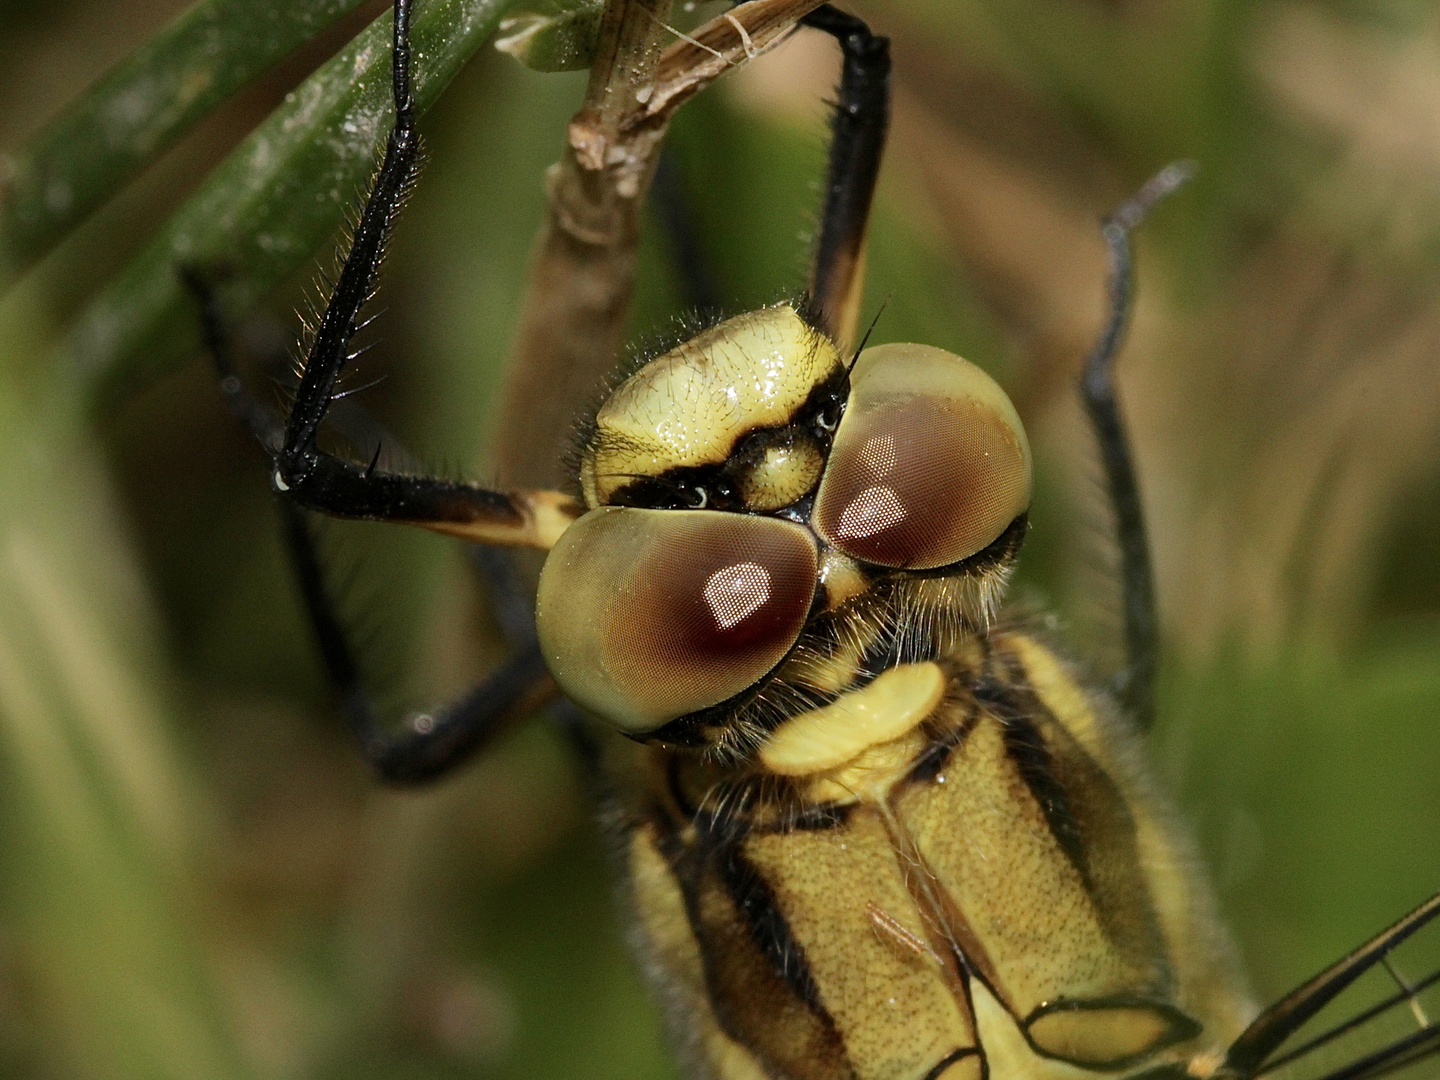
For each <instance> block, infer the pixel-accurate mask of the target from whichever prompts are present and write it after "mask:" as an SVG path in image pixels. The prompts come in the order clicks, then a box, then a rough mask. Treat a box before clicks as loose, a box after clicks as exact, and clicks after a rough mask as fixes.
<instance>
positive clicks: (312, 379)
mask: <svg viewBox="0 0 1440 1080" xmlns="http://www.w3.org/2000/svg"><path fill="white" fill-rule="evenodd" d="M411 6H412V3H411V0H395V9H394V10H395V34H394V45H393V49H394V52H393V59H392V78H393V91H394V99H395V125H394V127H393V128H392V129H391V131H390V136H389V138H388V139H387V141H386V144H385V153H384V157H383V158H382V159H381V162H380V167H379V169H378V170H377V172H376V174H375V180H374V182H373V183H372V185H371V187H370V193H369V195H368V196H367V198H366V200H365V206H364V209H363V210H362V211H361V214H360V219H359V222H358V223H357V224H356V226H355V230H354V237H353V239H352V242H351V245H350V250H349V252H348V253H347V254H346V257H345V264H344V266H343V267H342V268H341V271H340V276H339V278H338V279H337V281H336V282H335V287H334V291H333V292H332V293H331V295H330V301H329V303H328V304H327V305H326V307H325V311H324V314H323V315H322V316H321V317H320V323H319V326H318V327H317V328H316V331H315V336H314V340H313V341H312V342H311V344H310V348H309V352H308V353H307V355H306V357H305V362H304V369H303V372H302V374H301V377H300V385H299V387H298V388H297V389H296V392H295V401H294V404H293V406H292V408H291V410H290V415H289V417H288V418H287V419H286V421H285V425H284V438H283V441H282V442H281V444H280V446H279V447H278V450H274V454H275V457H274V469H273V471H272V473H271V483H272V485H273V486H274V488H275V490H276V491H277V492H279V493H280V494H282V495H284V496H285V497H286V498H288V499H290V500H291V501H293V502H295V503H298V504H299V505H301V506H304V507H306V508H307V509H310V510H316V511H319V512H321V513H326V514H332V515H334V516H337V517H351V518H367V519H370V520H384V521H401V522H407V523H409V524H413V525H419V526H422V527H424V528H428V529H433V530H435V531H437V532H443V533H448V534H450V535H454V536H460V537H462V538H464V539H467V540H472V541H476V542H481V543H494V544H506V545H529V546H535V547H549V546H550V544H552V543H553V542H554V540H555V538H556V537H558V536H559V534H560V532H562V531H563V530H564V528H565V526H566V525H568V524H569V522H570V521H571V520H573V519H574V517H575V516H577V514H578V511H577V510H576V508H575V506H574V502H573V500H571V499H570V498H569V497H568V496H564V495H561V494H559V493H557V492H499V491H490V490H487V489H485V488H481V487H478V486H476V485H473V484H466V483H462V482H458V481H452V480H441V479H434V478H429V477H422V476H411V475H402V474H399V473H394V472H390V471H388V470H384V469H378V468H376V465H377V464H378V460H379V455H378V453H377V454H376V456H375V457H373V458H372V459H371V460H370V462H369V463H368V464H365V463H360V462H354V461H346V460H344V459H342V458H339V457H336V456H334V455H333V454H330V453H327V452H326V451H324V450H321V449H320V448H319V447H318V446H317V445H316V436H317V434H318V433H319V430H320V426H321V423H322V421H324V419H325V417H326V413H327V412H328V411H329V409H330V406H331V404H332V403H333V402H334V401H335V400H336V398H337V397H338V395H337V394H336V386H337V384H338V382H339V379H340V375H341V373H342V372H343V371H344V368H345V365H346V364H347V363H348V362H349V361H350V360H351V359H353V358H354V356H355V355H356V354H354V353H352V352H351V351H350V345H351V341H352V339H353V338H354V336H355V333H356V331H357V330H358V329H360V328H361V325H362V324H361V322H360V314H361V311H362V309H363V308H364V307H365V305H366V304H367V303H368V302H369V301H370V299H371V298H372V296H373V295H374V291H375V286H376V282H377V279H378V276H379V272H380V265H381V263H382V262H383V260H384V257H385V248H386V244H387V242H388V241H389V238H390V233H391V231H392V229H393V228H394V224H395V219H396V216H397V215H398V213H399V211H400V208H401V206H402V205H403V204H404V202H405V199H406V196H407V195H408V194H409V192H410V189H411V188H412V187H413V185H414V183H415V179H416V177H417V176H418V174H419V170H420V135H419V132H418V131H417V130H416V127H415V105H414V97H413V95H412V92H411V85H410V61H411V56H410V41H409V22H410V9H411ZM267 434H268V433H267ZM267 445H269V442H268V440H267ZM272 449H273V447H272Z"/></svg>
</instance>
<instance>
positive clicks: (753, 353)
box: [580, 304, 840, 506]
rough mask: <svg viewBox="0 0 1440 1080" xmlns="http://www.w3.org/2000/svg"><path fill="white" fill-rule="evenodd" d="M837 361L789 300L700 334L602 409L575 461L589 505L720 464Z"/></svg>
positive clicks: (795, 403) (780, 417) (800, 399)
mask: <svg viewBox="0 0 1440 1080" xmlns="http://www.w3.org/2000/svg"><path fill="white" fill-rule="evenodd" d="M839 365H840V355H839V353H837V352H836V351H835V346H834V345H833V344H832V343H831V342H830V340H829V339H828V338H826V337H824V336H823V335H822V334H819V333H817V332H816V331H815V330H813V329H811V328H810V327H809V326H808V325H806V323H805V321H804V320H803V319H801V318H800V316H799V315H798V314H797V313H796V311H795V309H794V308H793V307H790V306H789V305H788V304H782V305H780V306H778V307H771V308H762V309H761V310H760V311H752V312H750V313H748V314H745V315H739V316H736V317H735V318H733V319H727V320H725V321H724V322H722V323H720V324H719V325H717V326H713V327H711V328H710V329H709V330H706V331H705V332H703V333H701V334H698V335H696V336H695V337H693V338H691V339H690V340H689V341H687V342H685V343H684V344H683V345H680V346H679V347H677V348H675V349H672V350H671V351H670V352H668V353H665V354H664V355H663V356H660V357H657V358H656V359H654V360H652V361H650V363H648V364H646V365H645V366H644V367H643V368H641V369H640V370H639V371H637V372H636V373H635V374H634V375H632V376H630V378H628V379H626V380H625V381H624V382H623V383H621V384H620V385H619V387H617V388H616V390H615V392H614V393H613V394H611V395H610V397H609V399H608V400H607V401H606V402H605V404H604V405H602V406H601V407H600V411H599V413H598V414H596V417H595V434H594V436H593V437H592V438H591V441H590V443H589V445H588V446H586V448H585V451H584V457H583V459H582V461H581V466H580V482H581V485H582V486H583V487H584V490H585V499H586V502H587V503H588V504H589V505H590V506H598V505H600V504H602V503H603V502H605V500H606V499H607V498H609V496H610V495H611V494H612V493H613V492H614V491H615V490H616V489H617V488H619V487H621V486H623V485H624V484H625V483H626V482H628V481H629V480H630V479H632V478H633V477H635V476H657V475H659V474H660V473H663V472H665V471H666V470H667V469H671V468H674V467H676V466H684V465H705V464H718V463H719V462H722V461H724V460H725V458H726V457H728V456H729V454H730V451H731V449H733V447H734V445H735V442H736V440H737V439H739V438H740V437H741V436H742V435H744V434H746V433H747V432H748V431H750V430H752V429H754V428H757V427H774V426H779V425H781V424H784V423H785V422H786V421H788V420H789V419H790V418H791V416H792V415H793V414H794V413H795V410H796V409H798V408H799V407H800V406H801V405H802V404H804V402H805V400H806V398H808V397H809V396H810V392H811V391H812V390H813V389H814V388H815V387H816V386H817V385H819V384H820V383H822V382H824V381H825V379H826V378H827V377H828V376H829V375H831V373H832V372H834V371H835V369H836V368H837V367H838V366H839Z"/></svg>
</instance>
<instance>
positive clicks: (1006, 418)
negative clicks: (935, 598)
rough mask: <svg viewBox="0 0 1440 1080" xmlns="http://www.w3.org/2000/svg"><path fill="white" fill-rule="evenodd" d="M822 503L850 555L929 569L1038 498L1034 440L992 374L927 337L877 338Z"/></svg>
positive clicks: (861, 366)
mask: <svg viewBox="0 0 1440 1080" xmlns="http://www.w3.org/2000/svg"><path fill="white" fill-rule="evenodd" d="M850 387H851V389H850V398H849V401H848V403H847V404H846V408H845V417H844V419H843V420H841V422H840V428H839V430H838V431H837V432H836V433H835V442H834V445H833V446H832V447H831V450H830V460H829V463H828V464H827V465H826V468H825V476H824V478H823V479H822V480H821V481H820V490H819V492H818V493H817V495H816V499H815V510H814V513H813V515H812V521H813V523H814V526H815V529H816V531H817V532H818V533H819V534H820V535H821V536H823V537H824V538H825V539H826V540H827V541H829V542H830V543H831V544H832V545H834V546H835V547H836V548H838V549H839V550H840V551H842V552H844V553H845V554H846V555H849V556H850V557H852V558H854V559H858V560H860V561H862V562H867V563H872V564H874V565H877V566H889V567H895V568H905V569H911V570H931V569H934V568H935V567H938V566H948V565H949V564H951V563H955V562H959V561H960V560H961V559H966V558H969V557H970V556H971V555H974V554H975V553H976V552H978V551H981V550H983V549H984V548H985V547H986V546H987V545H989V544H990V543H991V542H992V541H993V540H995V539H996V538H997V537H998V536H999V535H1000V534H1001V533H1002V532H1004V531H1005V528H1006V526H1008V525H1009V524H1010V523H1011V522H1012V521H1014V520H1015V519H1016V518H1017V517H1018V516H1019V515H1020V514H1022V513H1024V512H1025V510H1026V509H1027V508H1028V507H1029V505H1030V482H1031V481H1030V444H1029V443H1028V441H1027V440H1026V438H1025V430H1024V428H1022V427H1021V425H1020V418H1019V417H1018V416H1017V415H1016V414H1015V407H1014V406H1013V405H1011V404H1010V399H1009V398H1007V397H1006V396H1005V392H1004V391H1003V390H1001V389H1000V387H999V386H998V385H997V384H996V383H995V381H994V380H993V379H991V378H990V376H988V375H986V374H985V373H984V372H983V371H981V370H980V369H979V368H977V367H976V366H975V365H974V364H971V363H970V362H968V361H966V360H962V359H960V357H958V356H955V355H954V354H952V353H947V352H945V351H944V350H942V349H936V348H932V347H931V346H928V345H880V346H877V347H875V348H873V349H867V350H866V351H865V352H864V353H863V354H862V355H861V356H860V359H859V361H858V362H857V363H856V365H855V370H854V372H853V373H852V375H851V381H850Z"/></svg>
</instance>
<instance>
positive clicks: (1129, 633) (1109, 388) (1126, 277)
mask: <svg viewBox="0 0 1440 1080" xmlns="http://www.w3.org/2000/svg"><path fill="white" fill-rule="evenodd" d="M1191 172H1192V167H1191V165H1190V164H1189V163H1188V162H1180V163H1177V164H1174V165H1167V166H1166V167H1165V168H1164V169H1162V170H1160V172H1158V173H1156V174H1155V176H1153V177H1151V178H1150V180H1149V181H1147V182H1146V184H1145V186H1144V187H1142V188H1141V189H1140V190H1139V191H1137V192H1136V193H1135V194H1134V195H1133V196H1131V198H1129V199H1128V200H1126V202H1125V203H1124V204H1123V205H1122V206H1120V208H1119V209H1118V210H1116V211H1115V212H1114V213H1113V214H1111V215H1110V216H1109V217H1108V218H1106V219H1105V223H1104V225H1103V232H1104V236H1105V246H1106V250H1107V252H1108V254H1109V257H1110V284H1109V306H1110V311H1109V315H1108V317H1107V318H1106V322H1105V328H1104V330H1102V331H1101V334H1100V339H1099V340H1098V341H1097V342H1096V343H1095V347H1094V349H1093V350H1091V353H1090V356H1089V358H1088V359H1087V360H1086V362H1085V371H1084V373H1083V375H1082V376H1081V379H1080V393H1081V396H1082V397H1083V398H1084V401H1085V409H1086V411H1087V412H1088V413H1089V414H1090V423H1091V424H1092V425H1093V426H1094V428H1095V437H1096V439H1097V441H1098V442H1099V444H1100V458H1101V461H1102V463H1103V464H1104V468H1105V479H1106V486H1107V489H1108V491H1109V494H1110V504H1111V506H1112V507H1113V509H1114V513H1115V534H1116V539H1117V541H1118V543H1119V545H1120V578H1121V589H1122V592H1123V598H1124V605H1125V648H1126V666H1125V669H1124V670H1123V671H1122V672H1121V673H1120V675H1119V677H1118V678H1117V680H1116V693H1117V695H1118V696H1119V698H1120V703H1121V705H1123V706H1124V707H1125V709H1126V711H1127V712H1128V713H1129V714H1130V717H1131V719H1133V720H1134V721H1135V723H1136V724H1137V725H1138V726H1139V727H1140V728H1141V729H1142V730H1145V729H1148V728H1149V727H1150V726H1151V725H1152V724H1153V723H1154V722H1155V665H1156V660H1157V656H1158V652H1159V626H1158V619H1157V616H1156V611H1155V575H1154V571H1153V570H1152V568H1151V565H1150V543H1149V539H1148V537H1147V535H1146V532H1145V514H1144V509H1143V507H1142V506H1141V503H1140V487H1139V484H1138V483H1137V482H1136V479H1135V463H1134V459H1133V458H1132V456H1131V453H1130V439H1129V436H1128V435H1127V434H1126V431H1125V420H1124V417H1123V416H1122V415H1121V413H1120V402H1119V400H1118V399H1117V398H1116V396H1115V357H1116V354H1117V353H1118V352H1119V351H1120V344H1121V342H1122V341H1123V340H1124V337H1125V329H1126V326H1127V324H1128V323H1129V321H1130V311H1131V307H1132V302H1133V298H1134V269H1133V266H1132V260H1131V255H1130V232H1131V230H1132V229H1134V228H1135V227H1136V226H1137V225H1139V224H1140V222H1141V220H1142V219H1143V218H1144V217H1145V215H1146V214H1147V213H1148V212H1149V210H1150V208H1151V207H1152V206H1154V205H1155V204H1156V203H1157V202H1158V201H1160V200H1161V199H1163V198H1164V197H1165V196H1166V195H1168V194H1170V193H1171V192H1172V191H1174V190H1175V189H1176V188H1177V187H1179V186H1180V185H1181V184H1183V183H1184V182H1185V181H1186V180H1187V179H1189V177H1190V173H1191Z"/></svg>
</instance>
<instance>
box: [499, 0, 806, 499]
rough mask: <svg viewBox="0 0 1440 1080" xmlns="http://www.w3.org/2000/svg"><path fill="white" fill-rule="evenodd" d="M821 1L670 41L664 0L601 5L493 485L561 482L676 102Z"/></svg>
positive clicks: (795, 0) (552, 190)
mask: <svg viewBox="0 0 1440 1080" xmlns="http://www.w3.org/2000/svg"><path fill="white" fill-rule="evenodd" d="M819 3H820V0H751V2H750V3H747V4H741V5H740V6H739V7H736V8H734V9H732V10H731V11H729V12H726V13H725V14H723V15H721V16H719V17H717V18H715V19H712V20H711V21H710V22H708V23H706V24H705V25H704V26H701V27H700V28H698V29H697V30H696V31H695V33H694V34H692V35H690V36H689V37H688V38H684V37H682V38H680V39H679V40H678V41H676V42H675V43H674V44H673V45H671V46H670V47H669V48H663V46H664V43H665V41H666V39H667V38H669V37H675V36H676V33H675V31H673V30H671V29H670V28H669V27H668V26H667V25H666V21H667V19H668V17H669V9H670V0H609V3H607V5H606V8H605V17H604V22H603V23H602V26H601V42H600V47H599V51H598V53H597V58H596V61H595V65H594V67H592V68H591V71H590V85H589V88H588V90H587V92H586V95H585V104H584V106H583V107H582V108H581V109H580V111H579V112H578V113H576V114H575V117H574V119H573V120H571V122H570V125H569V128H568V130H567V133H566V134H567V139H566V147H565V152H564V155H563V157H562V158H561V160H560V161H559V163H558V164H556V165H554V166H552V167H551V169H550V172H549V174H548V176H547V178H546V183H547V191H548V195H549V204H550V205H549V211H548V213H547V215H546V219H545V223H544V225H543V226H542V227H541V231H540V238H539V241H538V243H537V246H536V250H535V254H534V256H533V257H532V260H531V265H530V281H529V286H528V292H527V295H526V299H525V303H524V307H523V309H522V311H521V316H520V325H519V329H518V332H517V334H516V339H515V345H514V347H513V349H512V350H511V356H510V374H509V377H508V379H507V383H506V387H505V391H504V393H503V394H502V395H501V401H500V407H501V410H502V412H501V415H500V416H499V417H498V418H497V421H498V422H497V425H496V427H497V431H498V438H499V446H498V450H497V454H496V461H497V465H498V467H499V472H500V478H501V481H502V482H503V483H504V484H506V485H511V484H526V485H536V486H554V485H556V484H558V483H560V482H561V471H560V463H559V462H558V460H557V455H556V452H555V448H556V447H557V446H559V445H560V444H561V443H562V442H563V440H564V438H565V436H566V434H567V433H568V431H569V429H570V427H571V425H572V424H573V423H574V417H575V413H576V411H577V410H578V409H579V408H580V407H581V406H582V405H583V404H584V402H585V401H586V398H587V396H588V395H590V394H592V393H593V392H594V390H595V387H596V386H597V385H598V384H599V382H600V380H601V379H602V378H603V377H604V375H605V373H606V372H607V371H608V370H609V369H610V368H611V366H612V365H613V364H614V362H615V358H616V356H617V354H618V352H619V349H620V345H621V342H622V338H623V335H624V328H625V326H624V324H625V314H626V310H627V308H628V306H629V301H630V293H631V289H632V286H633V284H634V279H635V249H636V243H637V241H638V239H639V232H640V211H641V208H642V206H643V205H644V197H645V193H646V191H647V190H648V189H649V186H650V178H651V174H652V173H653V172H654V168H655V163H656V160H657V159H658V156H659V150H660V144H661V142H662V140H663V139H664V137H665V130H666V128H667V127H668V125H669V123H670V118H671V117H672V116H673V115H674V113H675V110H676V109H677V108H679V106H680V105H681V104H682V103H683V102H685V101H687V100H689V99H690V98H691V97H693V96H694V95H695V94H697V93H699V92H700V91H701V90H702V89H704V88H705V87H706V86H708V85H709V84H710V83H711V82H713V81H714V80H715V79H716V78H718V77H719V76H720V75H722V74H723V73H724V72H726V71H728V70H730V69H731V68H735V67H738V66H740V65H742V64H743V63H745V61H746V60H747V59H750V58H753V57H754V56H755V55H756V54H758V53H759V52H760V51H762V50H763V49H765V48H766V47H767V46H768V45H770V44H772V43H774V42H775V41H777V40H779V39H780V38H781V37H782V36H783V35H784V34H785V33H786V32H788V31H789V30H790V29H791V28H792V27H793V26H794V25H795V23H796V21H797V20H798V19H800V18H801V17H802V16H804V15H805V14H806V13H807V12H809V11H811V10H812V9H813V8H816V7H818V6H819Z"/></svg>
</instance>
